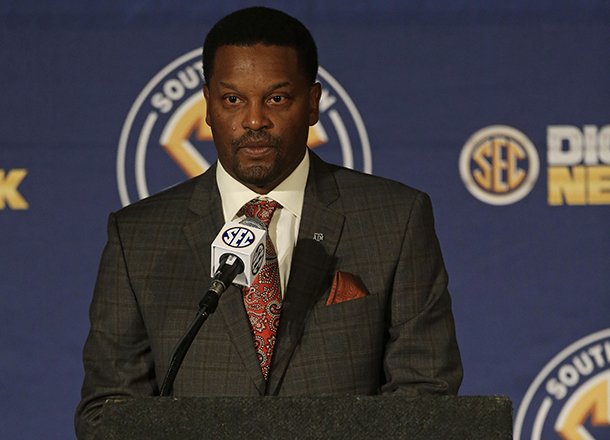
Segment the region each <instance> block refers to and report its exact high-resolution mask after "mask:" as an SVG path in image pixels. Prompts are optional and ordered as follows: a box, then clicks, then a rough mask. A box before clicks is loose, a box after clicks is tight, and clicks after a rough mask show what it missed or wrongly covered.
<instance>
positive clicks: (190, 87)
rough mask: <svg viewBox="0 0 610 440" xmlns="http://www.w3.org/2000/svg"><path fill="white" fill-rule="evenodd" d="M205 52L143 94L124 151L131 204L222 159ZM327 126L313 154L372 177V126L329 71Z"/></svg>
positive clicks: (127, 125) (120, 168)
mask: <svg viewBox="0 0 610 440" xmlns="http://www.w3.org/2000/svg"><path fill="white" fill-rule="evenodd" d="M200 58H201V50H200V49H195V50H193V51H191V52H188V53H186V54H184V55H182V56H181V57H179V58H177V59H175V60H174V61H172V62H171V63H169V64H168V65H167V66H166V67H164V68H163V69H161V71H159V72H158V73H157V74H156V75H155V76H154V77H153V78H152V79H151V80H150V81H149V82H148V84H146V86H145V87H144V89H142V91H141V92H140V94H139V95H138V97H137V98H136V100H135V101H134V103H133V105H132V106H131V109H130V110H129V113H128V114H127V118H126V119H125V122H124V124H123V129H122V131H121V136H120V139H119V146H118V152H117V163H116V168H117V185H118V190H119V196H120V198H121V203H122V204H123V205H128V204H129V203H131V202H134V201H136V200H138V199H142V198H145V197H148V196H149V195H150V194H153V193H155V192H158V191H161V190H162V189H164V188H167V187H169V186H172V185H174V184H176V183H178V182H180V181H182V180H184V179H185V178H190V177H194V176H197V175H199V174H201V173H203V172H204V171H205V170H207V169H208V167H209V166H210V164H211V163H213V162H214V161H215V160H216V149H215V147H214V143H213V140H212V132H211V130H210V127H209V126H208V125H207V124H206V122H205V112H206V103H205V100H204V99H203V93H202V91H201V89H202V86H203V79H202V75H201V59H200ZM318 81H319V82H320V83H321V84H322V97H321V99H320V121H319V122H318V123H317V124H316V125H315V126H313V127H310V130H309V140H308V145H309V148H311V149H315V151H316V153H317V154H319V155H320V156H322V158H324V159H325V160H327V161H329V162H334V163H342V164H343V165H344V166H346V167H348V168H353V169H358V170H360V171H363V172H366V173H371V172H372V158H371V149H370V144H369V139H368V135H367V132H366V128H365V126H364V123H363V121H362V117H361V116H360V113H359V112H358V109H357V108H356V106H355V105H354V103H353V101H352V99H351V98H350V96H349V95H348V94H347V92H346V91H345V90H344V89H343V87H342V86H341V84H339V82H338V81H337V80H336V79H335V78H333V76H332V75H331V74H330V73H328V72H327V71H326V70H325V69H324V68H322V67H320V68H319V71H318Z"/></svg>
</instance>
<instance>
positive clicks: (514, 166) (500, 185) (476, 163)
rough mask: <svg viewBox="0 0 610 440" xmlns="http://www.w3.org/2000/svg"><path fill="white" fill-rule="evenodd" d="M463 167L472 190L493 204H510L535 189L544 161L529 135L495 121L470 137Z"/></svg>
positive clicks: (468, 186) (464, 153)
mask: <svg viewBox="0 0 610 440" xmlns="http://www.w3.org/2000/svg"><path fill="white" fill-rule="evenodd" d="M459 167H460V175H461V177H462V181H463V182H464V185H465V186H466V189H467V190H468V191H469V192H470V194H472V195H473V196H474V197H476V198H477V199H479V200H480V201H482V202H485V203H489V204H490V205H509V204H511V203H515V202H518V201H519V200H521V199H523V198H524V197H525V196H526V195H528V194H529V192H530V191H531V190H532V188H533V187H534V185H535V183H536V180H537V179H538V173H539V170H540V161H539V159H538V153H537V151H536V148H535V147H534V144H533V143H532V141H530V140H529V139H528V137H527V136H525V135H524V134H523V133H521V132H520V131H519V130H517V129H515V128H513V127H508V126H506V125H492V126H489V127H485V128H483V129H481V130H478V131H477V132H476V133H474V134H473V135H472V136H471V137H470V138H469V139H468V140H467V141H466V143H465V144H464V147H463V148H462V152H461V154H460V162H459Z"/></svg>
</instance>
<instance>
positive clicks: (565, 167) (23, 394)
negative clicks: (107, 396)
mask: <svg viewBox="0 0 610 440" xmlns="http://www.w3.org/2000/svg"><path fill="white" fill-rule="evenodd" d="M258 3H259V4H261V3H262V4H267V5H270V6H276V7H281V8H282V9H284V10H285V11H286V12H288V13H290V14H292V15H295V16H296V17H297V18H299V19H301V20H302V21H303V22H304V23H305V24H306V25H307V26H308V27H309V28H310V30H311V31H312V33H313V35H314V37H315V39H316V41H317V43H318V46H319V52H320V64H321V66H322V68H323V70H321V72H320V81H321V82H322V84H323V87H324V90H325V101H324V104H323V114H322V120H321V123H320V125H319V126H318V127H316V129H315V130H314V131H313V132H312V139H314V141H315V142H313V143H314V144H315V148H316V151H318V152H319V153H320V154H321V155H322V156H323V157H325V158H327V159H328V160H332V161H334V162H337V163H344V164H347V165H350V166H353V167H354V168H357V169H360V170H364V171H367V172H370V171H372V173H374V174H378V175H382V176H386V177H390V178H393V179H396V180H399V181H402V182H405V183H408V184H410V185H412V186H415V187H418V188H420V189H423V190H425V191H427V192H428V193H429V194H430V195H431V197H432V200H433V203H434V207H435V215H436V221H437V230H438V234H439V237H440V240H441V244H442V248H443V252H444V256H445V260H446V265H447V268H448V270H449V273H450V290H451V293H452V296H453V301H454V312H455V317H456V322H457V331H458V338H459V343H460V348H461V351H462V356H463V361H464V367H465V378H464V383H463V386H462V389H461V394H464V395H472V394H477V395H493V394H506V395H508V396H510V397H511V399H512V400H513V402H514V405H515V437H516V438H549V439H553V438H561V437H560V434H561V435H563V436H564V438H579V437H570V436H571V435H574V434H573V432H576V430H577V429H578V428H582V429H586V430H587V431H588V432H589V433H590V435H592V436H594V437H595V438H610V414H608V412H607V406H608V401H609V400H610V391H608V390H610V330H608V329H609V328H610V320H609V315H610V270H609V269H608V257H609V256H610V252H609V251H610V207H609V206H610V114H609V113H608V102H609V100H610V79H609V78H610V77H609V76H608V72H610V56H609V51H608V48H609V47H610V3H608V2H607V1H603V0H598V1H594V0H587V1H580V2H575V1H551V0H539V1H525V0H519V1H512V2H500V1H493V2H490V1H482V0H480V1H470V2H468V1H454V0H446V1H436V2H435V1H419V2H399V1H382V2H378V1H372V0H360V1H351V2H349V3H348V2H343V1H339V0H326V1H324V2H319V1H309V2H307V1H283V2H268V1H267V2H265V1H260V2H258ZM251 4H253V2H248V1H224V2H206V1H192V0H190V1H187V0H178V1H176V0H174V1H171V2H170V1H168V0H158V1H146V0H138V1H130V2H119V1H115V2H114V1H109V2H92V1H80V2H77V1H70V0H62V1H59V0H58V1H54V2H44V1H33V0H29V1H28V0H20V1H7V0H4V1H1V2H0V81H1V82H0V84H1V85H2V88H1V97H0V231H1V234H2V240H1V242H0V243H1V248H0V323H1V324H0V329H1V330H0V341H1V345H0V347H1V348H0V350H1V351H0V353H1V355H0V388H1V391H2V396H3V397H2V400H1V402H0V419H1V420H2V423H1V425H2V428H1V430H2V432H3V434H2V437H3V438H32V439H33V438H56V439H65V438H71V437H73V436H74V434H73V428H72V417H73V411H74V407H75V406H76V404H77V402H78V400H79V391H80V384H81V381H82V376H83V371H82V362H81V349H82V345H83V343H84V340H85V337H86V333H87V330H88V319H87V311H88V306H89V302H90V299H91V293H92V288H93V285H94V282H95V276H96V271H97V264H98V259H99V255H100V253H101V249H102V247H103V245H104V242H105V224H106V218H107V215H108V213H109V212H110V211H113V210H116V209H119V208H120V207H121V206H122V205H123V204H125V203H129V202H133V201H135V200H137V199H138V198H140V197H141V196H143V195H145V194H147V193H153V192H156V191H158V190H160V189H162V188H164V187H166V186H168V185H171V184H173V183H175V182H177V181H179V180H182V179H185V178H186V177H187V176H188V175H191V174H193V173H197V172H198V170H201V169H204V168H205V166H206V165H205V164H206V163H208V162H212V161H213V160H214V159H215V157H214V153H213V146H212V144H211V142H210V140H209V133H207V132H206V130H205V129H200V128H199V127H200V122H201V121H200V119H198V117H197V115H201V112H202V107H201V106H202V105H203V103H201V99H200V91H199V90H200V87H201V84H200V81H201V80H200V78H199V77H198V76H197V75H192V72H193V71H194V70H193V66H194V65H197V64H198V63H199V61H198V59H197V53H198V52H193V51H195V50H197V51H198V49H199V47H200V46H201V43H202V41H203V38H204V36H205V34H206V32H207V31H208V30H209V28H210V27H211V25H212V24H213V23H214V22H215V21H217V20H218V19H219V18H220V17H221V16H223V15H225V14H226V13H228V12H231V11H233V10H234V9H237V8H239V7H243V6H248V5H251ZM313 146H314V145H312V147H313ZM604 387H605V388H604ZM604 402H605V404H606V407H605V408H606V413H605V415H604V411H603V410H601V409H600V408H604V406H603V404H604Z"/></svg>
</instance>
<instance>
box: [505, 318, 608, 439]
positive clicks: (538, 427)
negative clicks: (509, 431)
mask: <svg viewBox="0 0 610 440" xmlns="http://www.w3.org/2000/svg"><path fill="white" fill-rule="evenodd" d="M607 438H610V328H608V329H605V330H602V331H599V332H597V333H593V334H591V335H589V336H586V337H584V338H582V339H580V340H578V341H576V342H574V343H573V344H571V345H570V346H568V347H566V348H565V349H564V350H562V351H561V352H560V353H559V354H558V355H557V356H555V357H554V358H553V359H552V360H551V361H550V362H549V363H548V364H547V365H546V366H545V367H544V368H543V369H542V371H541V372H540V373H539V374H538V376H536V378H535V379H534V381H533V382H532V384H531V385H530V387H529V389H528V390H527V392H526V394H525V396H524V398H523V400H522V402H521V404H520V406H519V410H518V412H517V417H516V419H515V429H514V439H515V440H525V439H528V440H529V439H531V440H539V439H563V440H593V439H607Z"/></svg>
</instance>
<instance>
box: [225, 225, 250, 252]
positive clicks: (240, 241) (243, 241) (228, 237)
mask: <svg viewBox="0 0 610 440" xmlns="http://www.w3.org/2000/svg"><path fill="white" fill-rule="evenodd" d="M254 238H255V237H254V233H253V232H252V231H251V230H250V229H248V228H240V227H235V228H229V229H227V230H226V231H225V232H224V233H223V234H222V241H224V243H225V244H226V245H227V246H231V247H233V248H244V247H247V246H250V245H251V244H252V242H253V241H254Z"/></svg>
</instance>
